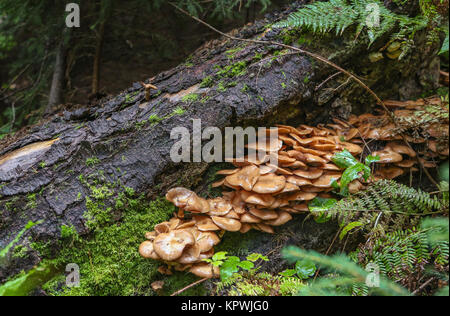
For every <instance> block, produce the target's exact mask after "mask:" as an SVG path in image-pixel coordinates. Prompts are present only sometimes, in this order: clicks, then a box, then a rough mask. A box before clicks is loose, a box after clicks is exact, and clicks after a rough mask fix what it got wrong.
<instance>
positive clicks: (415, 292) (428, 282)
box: [411, 277, 435, 296]
mask: <svg viewBox="0 0 450 316" xmlns="http://www.w3.org/2000/svg"><path fill="white" fill-rule="evenodd" d="M434 279H435V277H432V278H431V279H429V280H428V281H426V282H425V283H424V284H422V285H421V286H420V287H419V288H418V289H416V290H415V291H414V292H412V293H411V296H414V295H416V294H417V293H419V292H420V291H421V290H423V289H424V287H426V286H427V285H428V284H430V283H431V282H432V281H434Z"/></svg>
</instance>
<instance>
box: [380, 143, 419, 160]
mask: <svg viewBox="0 0 450 316" xmlns="http://www.w3.org/2000/svg"><path fill="white" fill-rule="evenodd" d="M385 149H388V150H391V151H395V152H396V153H399V154H404V155H408V156H409V157H416V156H417V154H416V152H415V151H414V150H412V149H411V148H409V146H407V145H404V144H401V143H399V142H389V143H387V144H386V147H385Z"/></svg>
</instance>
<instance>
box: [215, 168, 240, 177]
mask: <svg viewBox="0 0 450 316" xmlns="http://www.w3.org/2000/svg"><path fill="white" fill-rule="evenodd" d="M238 171H239V169H238V168H236V169H222V170H219V171H217V172H216V174H218V175H224V176H229V175H230V174H235V173H236V172H238Z"/></svg>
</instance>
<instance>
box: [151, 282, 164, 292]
mask: <svg viewBox="0 0 450 316" xmlns="http://www.w3.org/2000/svg"><path fill="white" fill-rule="evenodd" d="M151 287H152V290H153V291H155V292H158V291H160V290H162V288H163V287H164V281H155V282H152V284H151Z"/></svg>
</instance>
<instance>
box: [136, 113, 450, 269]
mask: <svg viewBox="0 0 450 316" xmlns="http://www.w3.org/2000/svg"><path fill="white" fill-rule="evenodd" d="M407 110H408V109H401V110H400V111H407ZM397 114H398V115H402V114H404V115H406V114H405V113H397ZM385 118H386V117H385V116H375V115H367V114H366V115H361V116H358V117H357V116H353V117H351V118H350V119H349V121H348V123H347V122H343V121H340V120H334V122H335V123H334V124H328V125H326V126H320V125H319V126H317V127H310V126H306V125H300V126H298V127H297V128H294V127H291V126H285V125H278V126H277V131H278V139H277V141H275V142H271V143H270V144H269V143H266V144H265V145H264V143H263V144H262V145H261V144H260V143H252V144H248V145H247V147H248V148H249V149H255V150H259V151H261V150H263V151H264V152H265V153H266V155H265V156H264V157H263V158H261V159H250V158H249V157H248V156H247V157H245V159H243V160H240V161H238V160H236V159H235V160H231V161H230V162H231V163H233V165H234V166H235V167H236V168H235V169H229V170H220V171H219V172H218V173H217V174H218V175H222V176H223V178H222V179H221V180H220V181H218V182H216V183H214V184H213V186H214V187H219V186H221V187H224V188H228V189H231V191H225V192H223V195H222V197H217V198H213V199H204V198H202V197H199V196H198V195H197V194H196V193H194V192H192V191H190V190H188V189H185V188H180V187H178V188H174V189H171V190H169V191H168V192H167V194H166V198H167V199H168V200H169V201H171V202H172V203H173V204H174V205H175V206H176V207H178V208H179V212H178V213H177V214H175V215H174V217H173V218H172V219H171V220H169V221H167V222H163V223H160V224H158V225H156V226H155V228H154V231H152V232H148V233H146V236H145V237H146V239H147V240H146V241H144V242H143V243H142V244H141V246H140V248H139V252H140V254H141V255H142V256H143V257H145V258H151V259H155V260H160V261H163V262H165V263H167V264H168V266H169V268H165V267H161V270H160V271H161V272H163V273H164V272H166V273H170V268H172V267H173V268H174V269H175V270H177V271H185V270H189V271H190V272H191V273H194V274H195V275H198V276H200V277H207V278H210V277H216V276H217V275H218V274H219V269H218V268H217V267H213V266H212V265H210V264H208V263H206V262H205V261H204V260H203V259H207V258H211V257H212V256H213V254H214V246H215V245H217V244H218V243H219V242H220V237H219V236H221V235H222V233H223V231H231V232H237V231H239V232H241V233H246V232H248V231H249V230H251V229H256V230H259V231H263V232H267V233H274V230H273V227H274V226H280V225H283V224H285V223H286V222H288V221H290V220H291V219H292V215H293V214H297V213H301V212H308V205H307V203H308V201H311V200H313V199H314V198H315V197H330V193H331V192H330V191H332V190H333V187H332V183H333V182H334V181H336V182H337V183H338V184H339V180H340V178H341V176H342V173H343V170H341V169H340V168H339V167H338V166H337V165H336V164H334V163H333V161H332V157H333V155H334V154H336V153H338V152H342V151H343V150H348V151H349V152H350V153H351V154H352V155H353V156H354V157H355V158H357V159H359V158H361V157H360V156H361V154H362V152H363V147H364V146H366V144H367V142H370V141H372V140H378V141H383V142H380V143H382V144H383V145H382V146H384V147H380V148H382V149H381V150H378V151H374V152H372V153H371V154H372V155H373V156H379V158H380V159H379V160H378V161H377V166H376V168H375V169H376V170H375V172H374V174H373V177H372V178H370V179H369V180H368V182H370V181H377V180H379V179H393V178H396V177H398V176H400V175H402V174H403V173H405V172H414V171H417V170H419V169H418V159H417V157H416V155H417V153H416V152H415V151H414V150H412V149H411V148H410V147H409V146H407V145H406V144H405V143H404V142H402V141H401V138H400V136H398V135H396V134H395V133H394V130H395V126H393V125H391V123H386V122H388V120H385ZM383 122H384V123H383ZM441 127H442V126H441ZM441 127H438V126H433V128H434V129H438V128H441ZM432 133H434V131H432ZM436 133H438V132H436ZM445 133H446V135H447V138H448V126H447V127H446V129H445V127H444V131H443V132H442V131H440V132H439V135H434V136H435V138H437V136H439V137H441V136H442V135H443V134H444V136H445ZM409 140H410V141H411V142H412V143H415V144H417V143H420V142H423V143H425V142H426V145H427V146H428V150H427V151H426V153H425V154H426V155H423V156H422V158H420V159H422V163H423V164H424V165H425V166H426V167H433V166H434V165H435V164H434V162H432V161H431V160H430V161H428V160H425V159H424V158H423V157H428V158H434V159H436V158H438V157H440V158H443V157H446V156H448V145H447V148H446V150H444V151H439V152H438V150H437V140H435V139H434V138H433V135H431V136H430V135H428V138H427V139H426V140H425V138H423V139H419V140H418V139H412V138H410V139H409ZM274 153H277V154H278V165H273V164H271V163H270V161H269V159H268V158H269V157H270V156H271V155H273V154H274ZM259 157H260V156H259ZM368 182H364V180H361V179H358V180H354V181H353V182H351V183H350V185H349V192H350V193H356V192H358V191H359V190H361V189H363V188H364V187H365V186H366V185H367V184H368ZM185 211H186V212H189V213H190V214H191V216H190V217H189V218H187V217H186V218H185V216H184V212H185Z"/></svg>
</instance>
